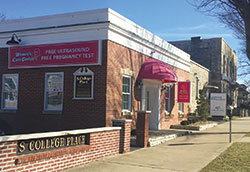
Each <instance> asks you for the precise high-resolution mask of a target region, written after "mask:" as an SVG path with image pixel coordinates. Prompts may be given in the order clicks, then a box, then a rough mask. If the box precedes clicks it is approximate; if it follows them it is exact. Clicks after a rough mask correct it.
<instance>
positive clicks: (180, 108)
mask: <svg viewBox="0 0 250 172" xmlns="http://www.w3.org/2000/svg"><path fill="white" fill-rule="evenodd" d="M179 112H183V103H179Z"/></svg>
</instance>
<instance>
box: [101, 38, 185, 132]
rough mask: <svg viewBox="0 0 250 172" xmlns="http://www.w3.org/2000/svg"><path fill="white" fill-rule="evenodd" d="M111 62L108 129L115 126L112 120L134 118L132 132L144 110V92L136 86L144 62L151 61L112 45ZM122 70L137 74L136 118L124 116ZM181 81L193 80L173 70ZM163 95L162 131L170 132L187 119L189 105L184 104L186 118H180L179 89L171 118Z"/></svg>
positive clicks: (134, 80)
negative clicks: (142, 93) (142, 105)
mask: <svg viewBox="0 0 250 172" xmlns="http://www.w3.org/2000/svg"><path fill="white" fill-rule="evenodd" d="M107 47H108V50H107V52H108V60H107V68H108V71H107V94H106V95H107V96H106V99H107V101H106V126H111V123H112V122H111V121H112V119H115V118H116V119H119V118H131V119H133V125H132V128H135V126H136V125H135V123H136V119H137V113H136V111H137V110H141V109H140V107H141V96H140V93H141V90H140V89H138V87H136V86H135V82H136V79H137V76H138V73H139V71H140V67H141V65H142V64H143V62H144V61H145V60H146V59H148V58H149V57H148V56H146V55H143V54H141V53H139V52H136V51H134V50H131V49H129V48H126V47H124V46H122V45H119V44H117V43H114V42H112V41H108V43H107ZM121 68H128V69H130V70H131V71H133V72H134V76H133V77H132V93H133V94H132V100H131V102H132V103H131V106H132V108H131V109H132V116H122V114H121V113H122V94H121V93H122V76H123V74H122V73H121ZM173 70H174V71H175V72H176V74H177V76H178V79H179V81H186V80H189V72H186V71H183V70H180V69H178V68H173ZM163 95H164V94H163V93H162V94H161V129H168V128H170V125H172V124H178V123H180V122H181V121H182V120H183V119H185V117H186V114H187V113H188V104H187V103H185V104H184V114H185V115H184V118H183V117H182V116H180V115H178V103H177V86H176V87H175V94H174V95H175V97H172V98H171V99H172V104H173V105H172V106H173V109H172V111H171V114H170V115H166V114H165V98H164V96H163Z"/></svg>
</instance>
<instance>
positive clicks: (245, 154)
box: [201, 142, 250, 172]
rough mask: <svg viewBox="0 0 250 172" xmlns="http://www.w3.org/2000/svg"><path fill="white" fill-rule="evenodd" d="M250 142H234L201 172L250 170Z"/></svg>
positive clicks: (239, 171)
mask: <svg viewBox="0 0 250 172" xmlns="http://www.w3.org/2000/svg"><path fill="white" fill-rule="evenodd" d="M249 162H250V143H245V142H242V143H234V144H232V145H231V146H230V147H229V148H228V149H227V150H226V151H225V152H223V153H222V154H221V155H220V156H218V157H217V158H216V159H214V160H213V161H212V162H211V163H209V164H208V165H207V166H206V167H204V168H203V169H202V170H201V172H249V171H250V163H249Z"/></svg>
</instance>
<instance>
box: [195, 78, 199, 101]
mask: <svg viewBox="0 0 250 172" xmlns="http://www.w3.org/2000/svg"><path fill="white" fill-rule="evenodd" d="M195 97H196V99H198V97H199V79H198V77H196V78H195Z"/></svg>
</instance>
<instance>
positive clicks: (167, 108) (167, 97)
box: [165, 87, 171, 112]
mask: <svg viewBox="0 0 250 172" xmlns="http://www.w3.org/2000/svg"><path fill="white" fill-rule="evenodd" d="M170 90H171V89H170V87H166V88H165V111H166V112H170Z"/></svg>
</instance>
